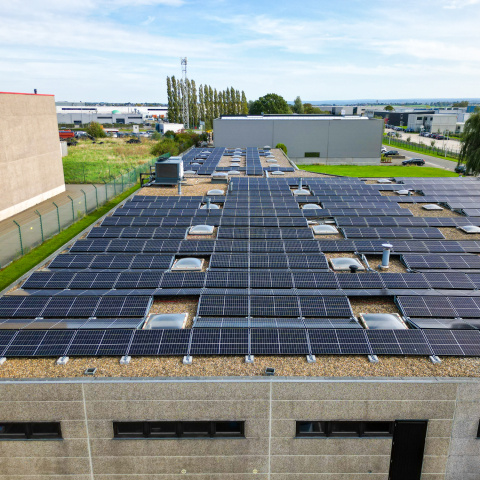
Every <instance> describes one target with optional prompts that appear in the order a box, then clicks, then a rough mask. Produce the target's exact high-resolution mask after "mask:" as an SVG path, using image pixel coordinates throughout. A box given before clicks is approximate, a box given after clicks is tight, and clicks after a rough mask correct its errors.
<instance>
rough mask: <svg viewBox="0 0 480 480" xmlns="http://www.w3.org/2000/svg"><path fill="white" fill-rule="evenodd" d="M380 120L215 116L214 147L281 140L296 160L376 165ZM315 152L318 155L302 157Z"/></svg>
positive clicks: (253, 144) (255, 144) (249, 144)
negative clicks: (219, 117) (221, 117)
mask: <svg viewBox="0 0 480 480" xmlns="http://www.w3.org/2000/svg"><path fill="white" fill-rule="evenodd" d="M382 127H383V125H382V122H381V121H380V120H376V119H372V120H369V119H366V118H334V117H328V118H326V117H323V118H322V117H316V118H306V119H302V118H298V117H297V118H291V119H288V118H286V117H283V118H279V117H263V118H262V117H257V118H254V117H252V118H247V119H245V118H239V119H215V120H214V124H213V128H214V142H215V146H216V147H239V146H249V147H263V146H265V145H270V146H272V147H274V146H275V145H276V144H277V143H284V144H285V145H286V146H287V149H288V156H289V157H290V158H291V159H292V160H294V161H295V162H296V163H328V164H345V163H351V164H368V165H372V164H379V163H380V149H381V144H382ZM306 152H319V153H320V157H319V158H317V157H305V153H306Z"/></svg>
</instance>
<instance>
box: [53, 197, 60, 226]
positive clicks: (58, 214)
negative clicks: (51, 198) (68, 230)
mask: <svg viewBox="0 0 480 480" xmlns="http://www.w3.org/2000/svg"><path fill="white" fill-rule="evenodd" d="M52 203H53V204H54V205H55V207H56V208H57V220H58V233H60V213H59V212H58V205H57V204H56V203H55V202H52Z"/></svg>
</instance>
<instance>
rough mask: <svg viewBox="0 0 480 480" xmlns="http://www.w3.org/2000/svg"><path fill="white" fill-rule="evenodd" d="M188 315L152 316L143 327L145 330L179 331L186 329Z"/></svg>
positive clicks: (166, 314)
mask: <svg viewBox="0 0 480 480" xmlns="http://www.w3.org/2000/svg"><path fill="white" fill-rule="evenodd" d="M187 318H188V313H162V314H160V315H150V316H149V317H148V319H147V321H146V322H145V325H144V327H143V329H144V330H157V329H161V328H166V329H169V330H173V329H175V330H178V329H181V328H185V325H186V323H187Z"/></svg>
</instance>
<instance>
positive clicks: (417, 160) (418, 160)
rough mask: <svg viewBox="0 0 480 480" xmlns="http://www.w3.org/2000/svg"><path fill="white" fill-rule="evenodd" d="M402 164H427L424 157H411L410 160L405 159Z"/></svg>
mask: <svg viewBox="0 0 480 480" xmlns="http://www.w3.org/2000/svg"><path fill="white" fill-rule="evenodd" d="M402 165H418V166H420V167H421V166H422V165H425V160H424V159H423V158H410V159H409V160H404V161H403V162H402Z"/></svg>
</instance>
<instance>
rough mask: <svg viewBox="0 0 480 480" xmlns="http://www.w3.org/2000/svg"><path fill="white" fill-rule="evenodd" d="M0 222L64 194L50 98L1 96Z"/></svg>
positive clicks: (7, 94)
mask: <svg viewBox="0 0 480 480" xmlns="http://www.w3.org/2000/svg"><path fill="white" fill-rule="evenodd" d="M0 112H1V114H0V146H1V147H0V178H1V179H2V195H1V196H0V220H4V219H5V218H8V217H10V216H12V215H15V214H16V213H19V212H22V211H23V210H26V209H27V208H30V207H33V206H34V205H36V204H38V203H40V202H43V201H45V200H47V199H49V198H51V197H54V196H55V195H58V194H59V193H62V192H64V191H65V181H64V177H63V165H62V155H61V151H60V140H59V137H58V125H57V118H56V115H55V99H54V97H53V95H35V94H22V93H5V92H0Z"/></svg>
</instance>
